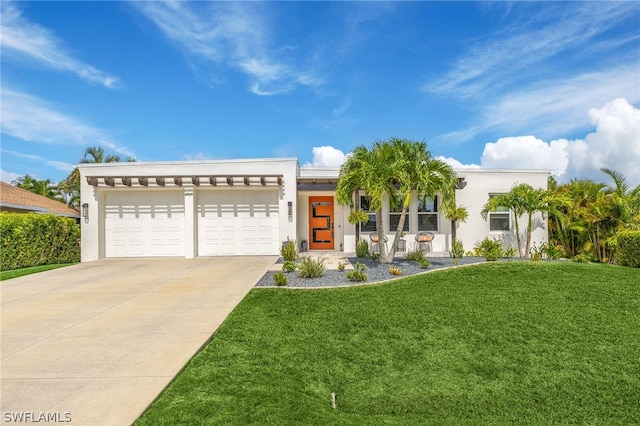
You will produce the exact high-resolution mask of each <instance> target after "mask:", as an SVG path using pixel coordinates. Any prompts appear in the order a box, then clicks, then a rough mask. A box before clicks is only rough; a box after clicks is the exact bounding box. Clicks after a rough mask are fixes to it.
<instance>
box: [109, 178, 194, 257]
mask: <svg viewBox="0 0 640 426" xmlns="http://www.w3.org/2000/svg"><path fill="white" fill-rule="evenodd" d="M105 255H106V256H107V257H146V256H184V195H183V193H182V192H180V191H154V192H151V191H149V192H139V191H118V192H109V193H107V194H105Z"/></svg>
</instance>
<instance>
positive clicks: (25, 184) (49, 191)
mask: <svg viewBox="0 0 640 426" xmlns="http://www.w3.org/2000/svg"><path fill="white" fill-rule="evenodd" d="M11 183H12V184H13V185H15V186H16V187H18V188H22V189H26V190H27V191H29V192H33V193H35V194H38V195H42V196H43V197H47V198H51V199H52V200H56V201H61V202H64V198H63V197H62V195H61V194H60V190H59V189H58V187H57V186H56V185H55V184H54V183H53V182H52V181H51V179H36V178H34V177H31V176H29V175H28V174H26V175H24V176H21V177H19V178H17V179H16V180H14V181H13V182H11Z"/></svg>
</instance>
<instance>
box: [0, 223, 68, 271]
mask: <svg viewBox="0 0 640 426" xmlns="http://www.w3.org/2000/svg"><path fill="white" fill-rule="evenodd" d="M0 238H1V244H0V268H1V269H2V270H3V271H7V270H10V269H19V268H26V267H29V266H39V265H50V264H54V263H74V262H79V261H80V244H79V243H78V240H79V239H80V225H78V224H77V223H76V221H75V220H74V219H72V218H68V217H60V216H55V215H50V214H35V213H26V214H25V213H0Z"/></svg>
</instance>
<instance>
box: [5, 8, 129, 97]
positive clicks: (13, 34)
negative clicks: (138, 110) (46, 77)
mask: <svg viewBox="0 0 640 426" xmlns="http://www.w3.org/2000/svg"><path fill="white" fill-rule="evenodd" d="M0 15H1V18H0V33H1V34H2V37H0V47H1V50H2V56H3V58H6V57H13V58H16V59H19V60H25V59H27V60H31V61H35V62H38V63H40V64H44V65H45V66H47V67H50V68H52V69H55V70H59V71H66V72H71V73H73V74H76V75H77V76H78V77H80V78H82V79H84V80H87V81H89V82H90V83H95V84H100V85H102V86H104V87H107V88H109V89H114V88H117V87H118V86H119V80H118V78H117V77H115V76H112V75H109V74H106V73H104V72H103V71H100V70H99V69H97V68H95V67H92V66H91V65H87V64H85V63H83V62H82V61H80V60H79V59H76V58H74V57H73V56H72V55H71V54H70V53H69V52H68V51H67V49H66V48H65V47H64V46H63V45H62V43H61V42H60V41H59V40H58V39H57V38H56V37H55V36H54V35H53V34H52V33H51V32H50V31H49V30H47V29H46V28H43V27H41V26H39V25H37V24H34V23H32V22H29V21H28V20H27V19H25V18H24V17H23V16H22V12H21V11H20V10H19V9H18V8H16V7H15V6H14V5H13V3H12V2H9V1H3V2H2V9H1V13H0Z"/></svg>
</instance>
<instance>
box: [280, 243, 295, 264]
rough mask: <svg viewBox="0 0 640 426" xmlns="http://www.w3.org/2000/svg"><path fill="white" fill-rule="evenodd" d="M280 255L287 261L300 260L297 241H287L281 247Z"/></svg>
mask: <svg viewBox="0 0 640 426" xmlns="http://www.w3.org/2000/svg"><path fill="white" fill-rule="evenodd" d="M280 256H281V257H282V260H284V261H285V262H287V261H289V262H295V261H296V260H298V249H297V248H296V243H295V241H285V242H284V244H282V247H281V248H280Z"/></svg>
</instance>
